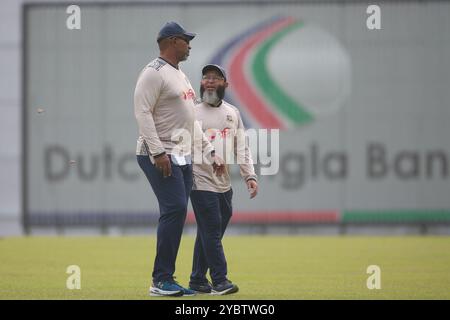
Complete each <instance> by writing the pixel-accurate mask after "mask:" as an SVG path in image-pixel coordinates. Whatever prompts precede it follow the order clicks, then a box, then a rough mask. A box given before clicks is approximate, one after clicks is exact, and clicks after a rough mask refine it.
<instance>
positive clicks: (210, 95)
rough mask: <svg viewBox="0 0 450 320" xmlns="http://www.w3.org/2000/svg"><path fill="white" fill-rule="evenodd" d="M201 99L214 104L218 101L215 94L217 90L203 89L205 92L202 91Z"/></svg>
mask: <svg viewBox="0 0 450 320" xmlns="http://www.w3.org/2000/svg"><path fill="white" fill-rule="evenodd" d="M202 100H203V102H205V103H207V104H210V105H213V106H216V105H217V104H218V103H219V101H220V99H219V97H218V96H217V92H216V91H215V90H214V91H212V92H211V91H207V90H205V92H203V97H202Z"/></svg>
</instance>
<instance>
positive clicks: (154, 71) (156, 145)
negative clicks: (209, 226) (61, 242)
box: [134, 22, 224, 296]
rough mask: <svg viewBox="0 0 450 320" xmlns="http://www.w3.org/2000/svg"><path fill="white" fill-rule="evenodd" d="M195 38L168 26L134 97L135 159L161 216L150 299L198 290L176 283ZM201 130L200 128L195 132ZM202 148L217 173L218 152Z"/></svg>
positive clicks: (187, 179)
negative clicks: (187, 67) (188, 63)
mask: <svg viewBox="0 0 450 320" xmlns="http://www.w3.org/2000/svg"><path fill="white" fill-rule="evenodd" d="M194 37H195V34H194V33H190V32H187V31H186V30H184V28H183V27H181V26H180V25H179V24H178V23H176V22H168V23H166V24H165V25H164V26H163V27H162V29H161V30H160V31H159V34H158V37H157V42H158V46H159V50H160V56H159V57H158V58H156V59H154V60H153V61H152V62H150V63H149V64H148V65H147V66H146V67H145V68H144V69H143V70H142V71H141V73H140V75H139V78H138V81H137V84H136V89H135V93H134V112H135V117H136V120H137V123H138V127H139V138H138V141H137V149H136V155H137V161H138V163H139V166H140V167H141V169H142V170H143V171H144V173H145V175H146V177H147V179H148V181H149V182H150V185H151V187H152V189H153V191H154V193H155V195H156V198H157V199H158V204H159V210H160V217H159V223H158V231H157V248H156V258H155V262H154V268H153V273H152V277H153V283H152V286H151V288H150V295H153V296H182V295H185V296H186V295H193V294H195V292H194V291H192V290H189V289H186V288H184V287H182V286H180V285H179V284H178V283H177V282H175V280H174V276H173V275H174V272H175V261H176V257H177V253H178V248H179V245H180V240H181V234H182V232H183V227H184V223H185V220H186V213H187V206H188V200H189V194H190V192H191V188H192V181H193V178H192V160H191V159H192V157H191V151H192V142H191V141H192V140H193V139H186V136H185V134H188V135H190V136H191V137H192V136H194V128H195V126H197V127H198V130H200V132H201V129H200V126H199V124H198V123H196V122H195V114H194V101H195V99H196V97H195V92H194V90H193V88H192V86H191V83H190V82H189V80H188V78H187V77H186V75H185V74H184V73H183V72H182V71H181V70H180V69H179V66H178V64H179V63H180V61H184V60H186V59H187V58H188V56H189V50H190V49H191V47H190V44H189V42H190V41H191V40H192V39H193V38H194ZM196 130H197V129H196ZM202 139H203V140H202V150H203V152H204V153H205V154H206V157H207V158H208V157H209V159H208V160H209V161H211V162H210V163H212V164H213V168H214V171H215V173H216V174H218V175H220V174H221V173H222V172H223V168H224V166H223V165H220V164H218V163H217V162H218V160H217V159H216V158H215V157H214V148H213V147H212V145H211V144H210V143H209V141H208V139H207V138H206V137H205V136H202Z"/></svg>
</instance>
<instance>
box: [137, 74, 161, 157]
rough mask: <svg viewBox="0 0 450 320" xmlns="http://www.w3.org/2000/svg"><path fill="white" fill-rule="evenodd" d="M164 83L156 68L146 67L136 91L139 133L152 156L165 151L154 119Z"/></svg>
mask: <svg viewBox="0 0 450 320" xmlns="http://www.w3.org/2000/svg"><path fill="white" fill-rule="evenodd" d="M163 84H164V83H163V79H162V77H161V75H160V74H158V72H157V71H156V70H154V69H153V68H146V69H144V70H143V71H142V73H141V74H140V76H139V78H138V81H137V84H136V89H135V91H134V115H135V117H136V120H137V123H138V128H139V134H140V135H141V136H142V137H143V139H144V142H145V144H146V146H147V148H148V152H149V153H150V154H151V155H152V156H155V155H158V154H161V153H163V152H165V149H164V147H163V145H162V143H161V140H160V139H159V136H158V133H157V132H156V127H155V122H154V119H153V113H154V111H155V106H156V103H157V101H158V98H159V96H160V94H161V90H162V88H163Z"/></svg>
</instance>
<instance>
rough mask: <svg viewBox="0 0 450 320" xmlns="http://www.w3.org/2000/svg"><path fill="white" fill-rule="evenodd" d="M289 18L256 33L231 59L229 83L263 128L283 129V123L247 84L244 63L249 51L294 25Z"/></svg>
mask: <svg viewBox="0 0 450 320" xmlns="http://www.w3.org/2000/svg"><path fill="white" fill-rule="evenodd" d="M294 22H295V20H294V19H293V18H291V17H289V18H286V19H284V20H281V21H279V22H276V23H274V24H272V25H270V26H269V27H267V28H265V29H263V30H262V31H260V32H258V33H256V34H255V35H253V36H252V37H250V38H249V39H248V40H247V41H245V42H244V43H243V45H242V47H241V49H240V50H239V51H238V52H237V53H236V55H235V56H234V57H233V58H232V59H231V64H230V77H229V78H230V82H231V85H232V86H233V90H234V91H235V92H236V96H237V97H238V99H239V100H240V101H241V102H242V103H243V104H244V105H245V106H246V107H247V109H248V110H249V111H250V112H251V114H252V116H253V117H254V118H255V119H256V120H257V121H258V122H259V123H260V124H261V126H262V127H263V128H268V129H271V128H279V129H282V128H284V125H283V123H282V122H281V121H280V120H279V119H278V118H277V117H276V116H275V115H274V114H273V112H272V111H271V110H270V107H268V106H267V105H266V104H265V103H264V101H263V100H262V99H261V98H260V96H259V95H258V93H257V92H256V91H255V90H254V89H253V87H252V86H251V85H250V84H249V82H248V81H247V79H246V78H245V75H244V69H245V67H244V66H245V61H246V59H247V57H248V55H249V53H250V52H251V50H252V49H253V48H254V47H255V46H257V45H258V44H259V43H261V42H262V41H264V39H266V38H267V37H268V36H270V35H271V34H273V33H275V32H277V31H278V30H281V29H282V28H284V27H286V26H288V25H290V24H292V23H294Z"/></svg>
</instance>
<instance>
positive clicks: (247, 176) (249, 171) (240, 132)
mask: <svg viewBox="0 0 450 320" xmlns="http://www.w3.org/2000/svg"><path fill="white" fill-rule="evenodd" d="M235 112H236V114H237V118H238V127H237V130H236V136H235V137H234V139H235V141H234V153H235V154H236V158H237V161H238V164H239V169H240V174H241V177H242V178H244V180H245V181H248V180H255V181H257V180H258V179H257V176H256V173H255V168H254V167H253V159H252V154H251V152H250V148H249V145H248V140H247V135H246V134H245V127H244V123H243V122H242V118H241V114H240V112H239V110H237V109H235Z"/></svg>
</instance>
